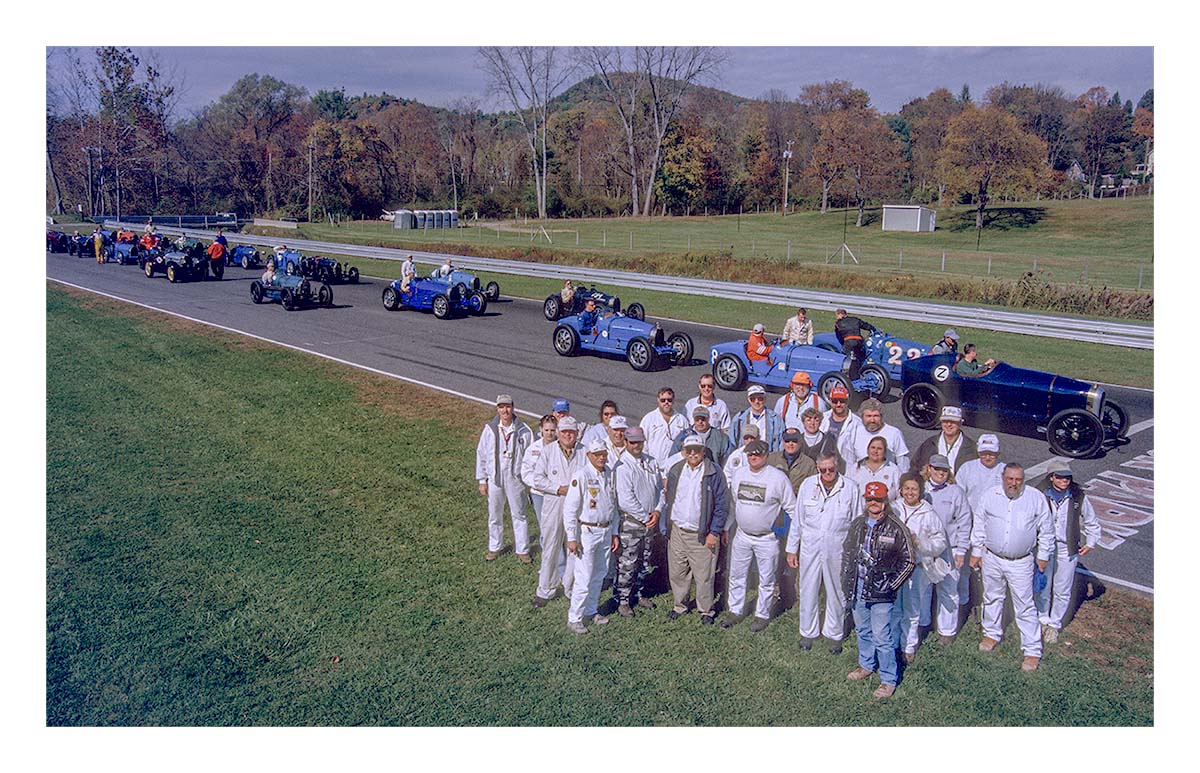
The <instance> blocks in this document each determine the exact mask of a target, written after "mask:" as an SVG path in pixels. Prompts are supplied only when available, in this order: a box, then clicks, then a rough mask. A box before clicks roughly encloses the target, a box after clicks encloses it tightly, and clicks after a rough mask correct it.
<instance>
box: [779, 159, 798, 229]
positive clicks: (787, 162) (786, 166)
mask: <svg viewBox="0 0 1200 773" xmlns="http://www.w3.org/2000/svg"><path fill="white" fill-rule="evenodd" d="M793 142H795V140H788V141H787V150H785V151H783V206H782V207H781V208H780V214H782V215H783V216H785V217H786V216H787V201H788V199H787V195H788V176H789V174H790V172H791V165H792V143H793Z"/></svg>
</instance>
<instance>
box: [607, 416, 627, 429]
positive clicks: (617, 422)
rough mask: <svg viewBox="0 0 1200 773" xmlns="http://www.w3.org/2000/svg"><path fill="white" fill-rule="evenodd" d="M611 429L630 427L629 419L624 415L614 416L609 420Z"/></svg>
mask: <svg viewBox="0 0 1200 773" xmlns="http://www.w3.org/2000/svg"><path fill="white" fill-rule="evenodd" d="M608 428H609V429H628V428H629V421H628V420H627V419H626V418H625V417H624V416H613V417H612V418H610V419H609V420H608Z"/></svg>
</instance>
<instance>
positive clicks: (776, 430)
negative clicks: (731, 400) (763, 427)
mask: <svg viewBox="0 0 1200 773" xmlns="http://www.w3.org/2000/svg"><path fill="white" fill-rule="evenodd" d="M763 411H765V412H766V414H767V436H766V437H764V438H759V440H761V441H763V442H764V443H766V444H767V450H769V451H778V450H779V449H781V448H783V430H784V426H783V417H782V416H780V415H779V414H778V413H775V411H773V410H771V409H770V408H763ZM749 423H751V422H750V409H749V408H747V409H746V410H744V411H742V412H741V413H739V414H738V415H737V416H734V417H733V420H732V421H731V422H729V439H730V440H732V441H733V444H734V447H735V448H736V447H737V446H740V445H741V444H742V430H743V429H745V428H746V425H747V424H749Z"/></svg>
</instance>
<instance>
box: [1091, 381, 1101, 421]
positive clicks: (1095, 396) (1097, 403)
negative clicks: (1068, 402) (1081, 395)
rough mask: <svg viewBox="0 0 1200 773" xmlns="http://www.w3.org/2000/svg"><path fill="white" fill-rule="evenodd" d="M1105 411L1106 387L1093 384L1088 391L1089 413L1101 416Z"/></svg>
mask: <svg viewBox="0 0 1200 773" xmlns="http://www.w3.org/2000/svg"><path fill="white" fill-rule="evenodd" d="M1103 409H1104V387H1102V386H1100V385H1099V384H1092V388H1091V389H1089V390H1088V391H1087V410H1088V412H1089V413H1094V414H1096V415H1097V416H1099V415H1100V411H1102V410H1103Z"/></svg>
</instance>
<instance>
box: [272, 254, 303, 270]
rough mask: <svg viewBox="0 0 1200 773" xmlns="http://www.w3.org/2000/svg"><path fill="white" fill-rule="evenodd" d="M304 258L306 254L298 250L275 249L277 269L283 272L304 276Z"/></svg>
mask: <svg viewBox="0 0 1200 773" xmlns="http://www.w3.org/2000/svg"><path fill="white" fill-rule="evenodd" d="M303 260H304V255H302V254H300V252H299V251H297V250H280V249H276V250H275V269H276V270H277V271H279V272H281V273H284V274H294V275H296V276H303V275H304V270H303V268H302V264H301V261H303Z"/></svg>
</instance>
